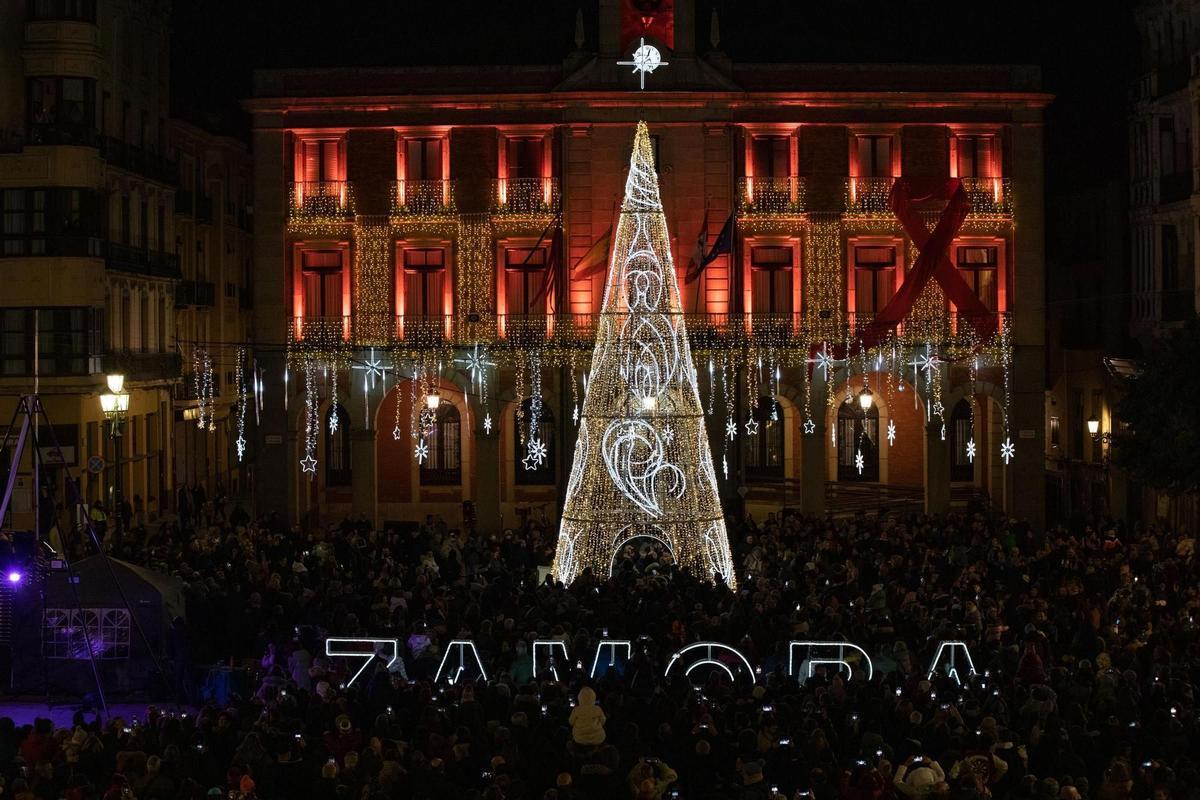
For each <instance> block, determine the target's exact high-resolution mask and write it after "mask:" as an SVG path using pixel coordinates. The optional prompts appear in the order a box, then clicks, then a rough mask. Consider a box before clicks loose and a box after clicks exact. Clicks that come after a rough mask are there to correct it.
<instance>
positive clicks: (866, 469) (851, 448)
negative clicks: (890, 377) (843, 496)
mask: <svg viewBox="0 0 1200 800" xmlns="http://www.w3.org/2000/svg"><path fill="white" fill-rule="evenodd" d="M860 397H861V393H860V395H855V396H853V397H850V398H847V399H846V400H845V401H843V402H842V404H841V405H840V406H838V414H837V476H838V480H839V481H878V480H879V408H878V405H877V404H876V403H874V402H872V403H871V404H870V406H868V407H867V408H866V409H864V408H863V407H862V403H861V402H860Z"/></svg>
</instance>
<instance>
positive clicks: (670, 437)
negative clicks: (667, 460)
mask: <svg viewBox="0 0 1200 800" xmlns="http://www.w3.org/2000/svg"><path fill="white" fill-rule="evenodd" d="M674 440H675V429H674V428H672V427H671V426H670V425H667V426H666V427H664V428H663V441H665V442H666V443H667V444H670V443H671V442H673V441H674Z"/></svg>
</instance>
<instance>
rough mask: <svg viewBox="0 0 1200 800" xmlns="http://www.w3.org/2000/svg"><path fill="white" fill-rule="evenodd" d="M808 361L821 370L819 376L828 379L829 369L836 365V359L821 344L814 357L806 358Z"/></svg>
mask: <svg viewBox="0 0 1200 800" xmlns="http://www.w3.org/2000/svg"><path fill="white" fill-rule="evenodd" d="M808 363H809V364H815V365H816V367H817V369H819V370H821V377H822V378H826V379H828V378H829V370H831V369H833V368H834V367H835V366H836V365H837V359H836V358H834V357H833V354H831V353H830V352H829V350H828V348H826V347H825V345H821V349H820V350H819V351H817V354H816V355H815V356H814V357H812V358H810V359H808Z"/></svg>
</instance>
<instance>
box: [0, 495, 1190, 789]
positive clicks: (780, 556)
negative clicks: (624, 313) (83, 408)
mask: <svg viewBox="0 0 1200 800" xmlns="http://www.w3.org/2000/svg"><path fill="white" fill-rule="evenodd" d="M205 508H206V509H211V504H206V506H205ZM730 539H731V544H732V547H733V551H734V555H735V562H736V565H737V574H738V576H739V578H740V580H739V584H738V587H737V589H736V591H731V590H730V589H729V588H728V587H727V586H724V585H721V584H719V583H718V584H717V585H715V586H714V585H711V584H710V583H709V582H707V581H704V580H702V579H700V577H698V576H693V575H688V574H685V573H681V572H679V571H678V570H676V569H675V567H674V566H673V565H672V564H671V559H670V554H669V553H668V552H666V551H665V549H664V548H663V547H662V546H661V545H656V544H655V543H653V542H648V543H645V544H644V545H643V546H635V545H631V546H629V547H627V548H625V550H624V551H623V552H621V553H620V554H618V555H617V557H616V559H615V564H614V569H613V575H612V576H611V577H610V576H607V575H591V574H585V575H583V576H582V577H581V578H579V579H578V580H577V581H575V582H574V583H573V584H572V585H571V586H570V587H563V586H561V585H556V584H554V583H553V582H552V581H551V580H550V579H549V578H548V577H546V573H545V569H544V567H545V565H548V564H550V562H551V560H552V557H553V553H554V544H555V531H554V530H553V529H551V528H549V527H548V526H544V525H540V524H538V523H537V522H532V521H527V522H526V523H525V524H522V525H520V526H516V527H514V528H509V529H506V530H503V531H497V532H495V533H484V532H479V531H475V530H471V529H462V530H458V529H451V528H449V527H448V526H447V525H446V524H444V523H443V522H442V521H440V520H438V519H436V518H430V519H427V520H426V521H425V523H424V524H421V525H419V526H415V525H414V526H412V527H410V528H407V529H402V530H388V531H377V530H373V529H372V527H371V526H370V525H369V524H368V523H367V522H366V521H365V520H349V519H348V520H346V521H344V522H343V523H341V524H340V525H335V526H332V527H327V528H323V529H316V528H313V529H301V528H295V529H288V528H287V527H286V526H285V525H283V524H282V523H281V522H280V520H278V519H276V518H273V517H272V518H265V519H261V520H257V521H251V520H250V519H249V517H248V516H247V515H246V514H245V512H244V511H242V509H240V508H234V507H230V508H228V509H224V510H222V511H219V512H217V513H212V512H211V510H206V511H205V512H203V513H201V510H200V509H199V508H197V509H194V511H193V512H189V514H188V516H187V517H186V518H185V519H182V520H179V521H173V522H168V523H164V524H162V525H160V526H158V527H156V528H153V529H151V530H148V531H146V532H145V533H144V534H143V535H139V536H126V537H125V538H124V539H123V540H122V541H121V542H119V543H116V544H114V545H113V546H114V548H116V551H115V554H116V555H118V556H121V557H124V558H128V559H130V560H133V561H136V562H140V563H142V564H144V565H145V566H147V567H150V568H152V569H155V570H159V571H161V572H164V573H167V574H170V575H173V576H175V577H176V578H178V579H179V580H180V581H182V582H183V584H184V586H185V592H186V599H187V617H186V622H182V621H181V622H180V626H179V630H178V631H177V635H176V636H175V637H173V638H172V640H171V641H172V645H171V648H170V652H167V653H165V656H166V658H165V659H164V662H165V663H166V665H167V667H166V670H167V671H169V672H170V675H169V676H164V677H163V678H162V681H161V684H162V685H161V686H160V687H158V691H159V692H160V694H161V695H162V696H163V700H164V702H160V703H159V704H158V706H157V707H155V708H150V709H148V710H147V712H146V713H145V714H144V715H142V717H141V719H109V720H103V721H102V722H96V721H94V720H93V718H92V717H91V716H88V715H84V714H79V715H77V719H76V724H75V725H74V726H66V727H60V728H57V729H56V728H54V727H53V726H52V725H51V724H50V723H49V722H48V721H45V720H42V721H39V722H37V723H36V724H35V725H33V726H32V727H21V728H18V727H16V726H14V725H13V724H12V721H11V720H0V765H3V768H2V771H3V779H4V781H5V786H4V789H3V792H2V795H0V796H3V797H6V798H7V797H17V798H30V797H32V798H47V800H54V799H55V798H59V797H65V798H72V800H74V799H75V798H78V799H79V800H89V799H90V798H104V800H109V798H138V800H159V799H160V798H198V797H206V796H220V797H230V798H256V797H257V798H305V797H312V798H319V799H320V800H340V799H341V798H349V799H351V800H363V799H365V800H381V799H382V798H413V799H414V800H417V799H424V798H433V799H436V800H442V799H443V798H446V799H448V798H487V799H488V800H501V798H505V799H511V800H520V799H521V798H530V799H541V800H575V799H577V798H578V799H583V798H638V799H639V800H669V799H670V798H686V799H687V800H691V799H693V798H695V799H696V800H704V799H706V798H709V799H714V800H715V798H734V799H735V800H737V799H739V798H746V799H750V798H754V799H756V800H766V799H767V798H779V797H782V798H788V799H789V800H790V799H793V798H804V800H833V799H834V798H848V800H884V799H885V798H900V799H906V798H919V797H929V798H937V799H938V800H942V799H943V798H945V799H953V800H959V799H961V800H977V799H979V798H988V797H992V798H1017V799H1018V800H1079V798H1098V799H1099V800H1125V799H1126V798H1129V799H1131V800H1151V799H1152V800H1186V799H1189V798H1192V799H1194V798H1200V746H1198V745H1197V742H1200V724H1198V722H1197V716H1196V711H1197V707H1196V702H1195V694H1196V677H1195V676H1196V674H1197V670H1198V668H1200V646H1198V640H1197V627H1196V617H1197V615H1200V562H1198V557H1197V554H1196V550H1195V542H1194V539H1193V538H1192V535H1191V534H1190V533H1185V532H1179V531H1170V530H1165V529H1162V528H1157V527H1151V526H1145V527H1144V526H1140V525H1124V524H1120V523H1117V522H1114V521H1112V520H1100V521H1097V522H1096V524H1095V525H1088V524H1085V523H1084V522H1077V523H1074V524H1071V525H1057V526H1052V527H1050V528H1048V529H1047V530H1044V531H1042V530H1037V529H1034V528H1032V527H1030V526H1028V525H1025V524H1022V523H1019V522H1017V521H1014V520H1009V519H1006V518H1005V517H1003V516H1001V515H997V514H995V513H992V512H990V511H988V510H986V509H972V510H970V511H966V512H958V513H951V514H947V515H944V516H938V517H928V516H920V515H912V516H904V515H896V514H890V515H886V514H885V515H880V516H879V517H876V516H874V515H862V514H860V515H858V516H855V517H853V518H847V519H836V520H835V519H832V518H824V519H819V518H810V517H804V516H801V515H798V514H790V513H773V514H769V515H766V516H765V518H760V519H755V518H753V517H751V516H749V515H747V516H745V518H744V519H741V520H738V521H736V522H734V521H731V523H730ZM328 636H339V637H379V638H388V639H396V640H398V641H399V643H400V653H399V655H400V658H399V659H398V660H396V661H395V662H394V663H392V664H390V666H389V661H390V657H389V653H388V652H387V651H386V650H385V651H383V652H381V653H380V656H379V657H377V658H375V659H373V660H372V661H371V662H370V663H369V664H368V666H367V668H366V669H365V670H364V671H363V673H362V674H361V675H359V676H358V677H357V679H355V680H353V681H351V677H352V676H353V675H354V672H355V671H356V670H357V669H358V668H359V666H361V661H356V660H354V659H331V658H328V657H326V656H325V655H324V653H325V641H324V640H325V638H326V637H328ZM601 639H620V640H629V641H631V642H632V643H633V644H632V647H631V650H630V655H629V658H628V659H619V660H618V659H613V661H614V663H613V666H612V668H611V669H605V668H601V669H600V670H598V671H597V673H596V675H595V677H592V676H591V675H590V674H589V673H590V671H591V667H592V654H593V653H594V652H595V650H596V644H597V642H598V641H600V640H601ZM452 640H470V641H472V642H473V643H474V645H475V648H476V650H477V651H478V654H479V656H480V658H481V659H482V661H483V666H484V667H485V670H486V679H483V678H482V677H480V678H479V679H478V680H476V676H475V675H474V674H473V673H469V672H467V673H462V674H459V675H458V678H459V680H458V681H457V682H455V683H450V682H449V681H447V680H445V679H443V680H441V681H435V680H434V678H435V675H436V674H437V672H438V667H439V665H440V663H441V660H442V658H443V656H444V655H445V653H446V650H447V648H448V647H449V646H450V642H451V641H452ZM535 640H539V641H546V640H558V641H561V642H562V643H563V644H564V645H565V649H566V652H568V653H569V654H570V655H569V657H568V658H565V659H564V658H561V657H559V658H557V659H554V660H550V659H547V658H543V659H541V661H540V662H539V666H538V669H539V672H540V674H534V672H533V670H534V665H533V660H532V655H533V652H532V650H533V648H532V643H533V642H534V641H535ZM792 640H846V641H849V642H853V643H855V644H857V645H859V646H860V647H862V648H863V649H864V650H865V651H866V652H867V653H869V654H870V656H871V659H872V662H873V674H871V675H870V676H869V677H868V674H867V671H866V670H865V669H862V668H861V667H862V664H861V662H855V664H856V666H858V667H860V668H859V669H855V670H854V672H853V674H852V675H849V676H847V674H846V672H845V670H843V669H841V668H840V667H839V666H837V665H834V664H824V665H816V666H815V668H814V669H813V670H812V675H811V676H809V675H808V673H807V671H802V670H797V672H798V674H797V675H789V674H788V670H789V659H788V657H787V655H788V652H787V648H788V642H789V641H792ZM949 640H953V641H961V642H963V643H965V644H966V645H967V646H968V647H969V648H970V653H971V656H972V663H973V666H974V672H971V671H970V669H969V668H964V666H963V664H962V663H959V664H958V665H957V667H958V668H957V669H956V670H954V671H949V670H946V669H938V670H936V671H935V672H934V674H933V675H929V674H928V669H929V665H930V661H931V659H932V658H933V655H934V651H935V648H936V647H937V645H938V643H939V642H941V641H949ZM696 641H715V642H722V643H725V644H727V645H729V646H731V647H735V648H736V649H737V650H738V651H739V652H741V653H742V654H744V655H745V657H746V659H747V660H748V661H749V663H750V664H751V665H753V666H754V670H755V671H754V674H753V675H752V676H749V677H748V676H747V675H745V674H744V673H742V672H733V676H732V679H731V676H730V674H727V672H726V670H723V669H720V668H717V667H715V666H711V665H710V667H708V668H705V667H703V666H702V667H701V668H698V669H696V670H694V671H692V672H691V674H689V675H684V674H683V672H682V671H675V672H673V673H672V674H671V675H670V676H669V677H667V676H665V675H664V672H665V668H666V665H667V663H668V661H669V659H670V657H671V655H672V654H673V653H675V652H676V651H677V650H679V649H680V648H681V647H683V646H685V645H686V644H688V643H691V642H696ZM555 652H561V651H555ZM189 662H190V665H191V666H190V668H189ZM214 664H220V665H230V664H232V665H234V666H235V667H238V668H239V670H238V673H237V674H241V675H246V676H250V678H249V680H247V681H245V682H244V684H243V685H242V686H241V688H240V689H238V688H237V687H238V686H239V684H238V682H237V681H234V682H233V685H234V687H235V691H233V692H232V693H223V692H214V691H213V681H211V680H206V679H205V668H206V667H207V666H210V665H214ZM551 667H553V669H551ZM443 677H444V676H443ZM206 686H207V690H206Z"/></svg>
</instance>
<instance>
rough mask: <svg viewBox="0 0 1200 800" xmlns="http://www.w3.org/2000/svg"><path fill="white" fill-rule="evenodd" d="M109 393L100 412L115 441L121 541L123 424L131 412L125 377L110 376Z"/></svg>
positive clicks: (116, 506)
mask: <svg viewBox="0 0 1200 800" xmlns="http://www.w3.org/2000/svg"><path fill="white" fill-rule="evenodd" d="M106 380H107V383H108V392H107V393H106V394H102V395H100V410H101V411H103V412H104V418H105V419H106V420H108V426H109V434H110V435H111V436H112V439H113V450H114V451H115V453H116V461H115V463H114V464H113V468H114V469H115V470H116V473H117V475H116V480H115V481H114V484H113V506H114V510H115V511H116V518H117V521H116V539H117V540H118V541H120V538H121V534H122V533H123V531H122V528H123V524H122V522H123V520H122V515H121V507H122V505H123V504H122V502H121V423H122V422H124V421H125V414H126V412H128V411H129V393H128V392H126V391H124V389H125V376H124V375H109V376H108V377H107V379H106Z"/></svg>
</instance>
